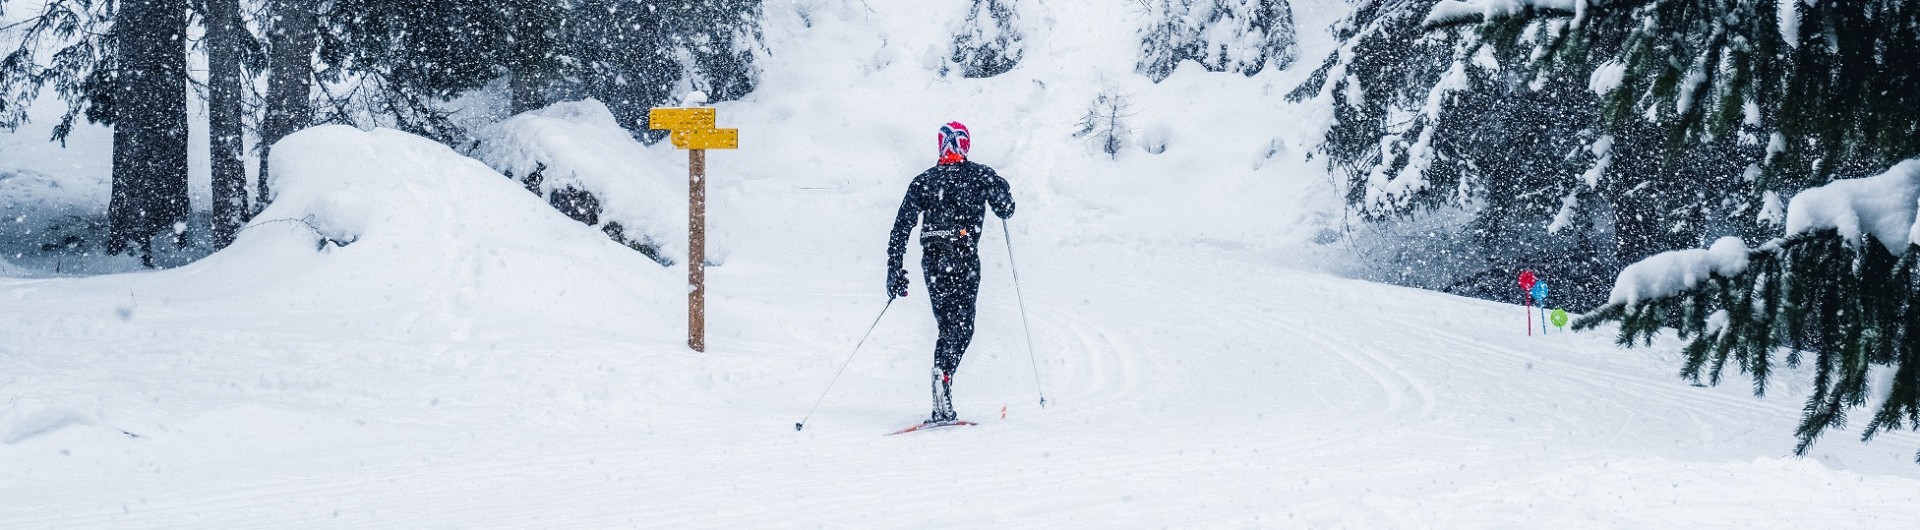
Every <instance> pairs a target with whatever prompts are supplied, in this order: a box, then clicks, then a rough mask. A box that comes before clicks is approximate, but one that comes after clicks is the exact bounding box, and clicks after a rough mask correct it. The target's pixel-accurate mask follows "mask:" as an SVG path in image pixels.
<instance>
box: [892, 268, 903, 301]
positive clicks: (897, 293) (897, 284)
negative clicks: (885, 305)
mask: <svg viewBox="0 0 1920 530" xmlns="http://www.w3.org/2000/svg"><path fill="white" fill-rule="evenodd" d="M906 295H907V271H906V269H901V268H893V269H889V270H887V298H889V299H892V298H900V297H904V296H906Z"/></svg>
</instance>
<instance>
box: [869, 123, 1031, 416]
mask: <svg viewBox="0 0 1920 530" xmlns="http://www.w3.org/2000/svg"><path fill="white" fill-rule="evenodd" d="M939 139H940V159H939V163H937V164H935V165H934V166H933V167H932V168H929V169H927V170H926V171H923V172H921V173H920V176H917V177H914V178H913V183H912V184H909V185H908V186H907V196H906V198H905V199H904V200H902V201H900V213H899V214H897V215H895V216H894V219H893V235H892V237H890V238H889V239H888V240H887V296H888V297H889V298H890V299H891V298H899V297H902V296H906V295H907V270H906V267H905V264H904V262H905V261H906V254H907V236H908V235H910V234H912V232H913V227H914V225H915V224H925V226H924V227H922V228H921V230H920V249H921V251H922V253H921V257H920V268H921V270H922V271H923V272H924V273H925V278H926V281H927V292H928V295H929V296H930V297H932V299H933V318H934V320H935V321H937V322H938V323H939V327H940V339H939V340H938V341H937V342H935V344H934V349H933V414H932V416H931V417H929V418H927V421H926V423H948V422H953V421H955V420H957V419H958V418H957V417H956V416H955V414H954V412H953V371H954V369H956V368H959V366H960V356H961V355H964V354H966V353H967V343H968V342H971V341H972V340H973V307H974V302H975V300H976V299H977V298H978V297H979V294H980V251H979V243H980V220H981V214H982V213H985V209H986V208H985V205H992V206H993V213H994V215H998V216H1000V218H1001V219H1006V218H1008V217H1011V216H1013V196H1012V195H1010V194H1008V193H1007V181H1006V179H1003V178H1000V175H998V174H996V173H994V171H993V168H989V167H987V166H984V165H980V164H976V163H974V162H971V161H968V160H967V149H968V148H970V147H972V145H973V140H972V138H971V137H970V135H969V134H968V132H967V126H965V125H961V124H960V122H957V121H956V122H949V123H947V124H946V125H942V126H941V127H940V137H939Z"/></svg>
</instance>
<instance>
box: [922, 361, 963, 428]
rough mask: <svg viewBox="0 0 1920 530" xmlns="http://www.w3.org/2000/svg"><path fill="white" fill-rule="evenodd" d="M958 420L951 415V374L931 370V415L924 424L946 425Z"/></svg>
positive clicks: (955, 416)
mask: <svg viewBox="0 0 1920 530" xmlns="http://www.w3.org/2000/svg"><path fill="white" fill-rule="evenodd" d="M957 419H959V417H958V416H957V415H955V414H954V413H953V372H942V371H940V369H939V368H937V367H936V368H934V369H933V414H932V415H931V416H929V417H928V418H927V421H926V423H930V424H931V423H948V422H952V421H954V420H957Z"/></svg>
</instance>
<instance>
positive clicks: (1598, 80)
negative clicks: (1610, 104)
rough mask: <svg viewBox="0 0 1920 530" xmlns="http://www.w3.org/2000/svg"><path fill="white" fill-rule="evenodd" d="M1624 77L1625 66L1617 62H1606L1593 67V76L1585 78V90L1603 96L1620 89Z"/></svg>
mask: <svg viewBox="0 0 1920 530" xmlns="http://www.w3.org/2000/svg"><path fill="white" fill-rule="evenodd" d="M1626 77H1627V65H1625V64H1622V63H1621V62H1619V61H1607V62H1605V63H1602V64H1601V65H1600V66H1598V67H1595V68H1594V69H1593V74H1592V75H1590V76H1588V77H1587V88H1588V89H1589V90H1592V91H1593V93H1595V94H1599V95H1602V96H1605V95H1607V94H1610V93H1613V90H1614V89H1616V88H1620V84H1621V83H1624V82H1626Z"/></svg>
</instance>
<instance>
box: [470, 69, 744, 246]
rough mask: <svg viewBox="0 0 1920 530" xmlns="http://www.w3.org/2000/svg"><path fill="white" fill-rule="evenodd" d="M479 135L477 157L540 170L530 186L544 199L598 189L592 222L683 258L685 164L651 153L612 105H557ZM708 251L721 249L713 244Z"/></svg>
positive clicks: (503, 166) (524, 170)
mask: <svg viewBox="0 0 1920 530" xmlns="http://www.w3.org/2000/svg"><path fill="white" fill-rule="evenodd" d="M475 139H476V140H475V141H476V143H475V146H474V149H473V152H472V155H473V156H474V158H478V159H480V160H481V161H483V162H486V163H487V164H488V165H490V166H493V167H494V169H498V170H500V171H502V172H506V173H509V174H511V175H512V176H513V177H514V178H516V179H528V178H529V177H528V176H529V175H532V174H533V173H535V172H538V173H539V174H540V177H539V181H538V182H537V183H529V184H528V186H529V187H531V188H536V189H538V191H539V193H540V195H541V196H542V197H554V196H555V194H556V193H559V194H561V195H562V196H565V195H566V194H569V193H576V192H579V191H585V192H587V193H589V194H592V196H593V198H594V200H595V201H597V204H591V205H588V206H585V208H588V209H591V210H592V211H591V212H589V213H591V214H592V215H591V216H590V218H591V219H592V220H593V221H594V223H593V224H594V227H596V228H600V229H602V230H608V226H609V225H611V224H616V223H617V224H618V226H619V227H620V228H619V231H620V232H621V233H622V234H623V236H624V237H625V238H626V239H627V240H629V241H632V242H635V243H638V244H641V245H646V246H651V247H654V248H655V249H657V250H658V251H659V253H660V255H661V256H663V257H666V258H668V259H670V260H672V261H673V262H676V263H678V262H682V261H684V260H685V257H686V255H687V236H686V233H687V224H686V218H687V205H686V200H685V197H686V194H687V191H686V187H687V184H686V176H685V175H686V170H685V169H684V166H679V167H676V166H674V165H672V164H671V163H669V162H667V161H666V160H664V158H668V157H662V156H660V155H659V154H653V153H650V152H649V148H648V147H647V146H646V145H644V144H641V143H640V142H638V141H635V140H634V139H633V136H632V133H630V132H629V131H628V130H627V129H625V128H622V127H621V126H620V123H619V122H618V121H616V120H615V118H614V117H613V112H612V111H610V110H608V109H607V106H606V104H604V103H601V102H599V101H596V100H593V99H587V100H584V101H571V102H563V103H556V104H554V105H551V106H548V107H546V108H542V109H539V110H534V111H529V112H526V113H522V114H520V115H517V116H514V117H512V118H508V119H507V120H506V121H502V122H500V123H497V124H494V125H491V126H488V127H485V128H482V129H480V130H479V131H477V132H476V133H475ZM661 149H662V150H667V151H672V149H671V148H668V147H666V146H662V147H661ZM681 156H684V155H681ZM522 182H523V183H527V182H528V181H527V180H523V181H522ZM708 252H709V253H719V252H721V249H718V248H715V247H714V246H713V243H711V242H710V243H709V244H708Z"/></svg>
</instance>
